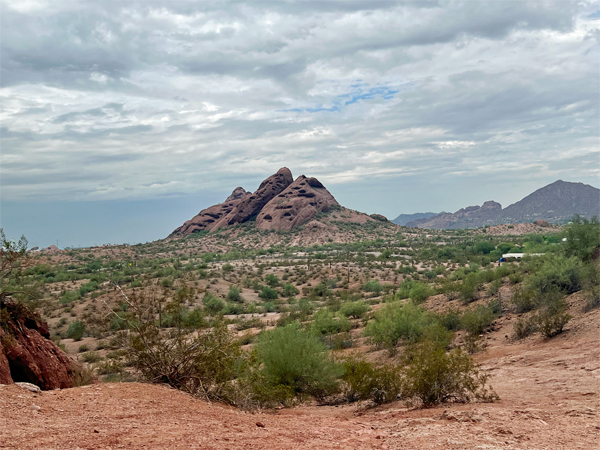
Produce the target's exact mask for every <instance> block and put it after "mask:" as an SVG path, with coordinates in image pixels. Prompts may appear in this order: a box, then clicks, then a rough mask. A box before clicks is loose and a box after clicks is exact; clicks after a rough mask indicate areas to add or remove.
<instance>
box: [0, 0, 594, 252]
mask: <svg viewBox="0 0 600 450" xmlns="http://www.w3.org/2000/svg"><path fill="white" fill-rule="evenodd" d="M599 26H600V3H599V2H598V1H587V0H583V1H568V0H559V1H543V0H538V1H532V2H528V1H481V2H478V1H474V0H470V1H420V2H412V1H405V2H387V1H385V2H383V1H377V0H368V1H344V2H330V1H315V2H312V1H301V2H300V1H279V2H262V1H258V0H257V1H248V2H244V1H214V2H207V1H206V2H204V1H203V2H189V1H184V0H179V1H177V2H173V1H164V2H163V1H139V2H135V1H100V2H98V1H93V2H92V1H89V2H88V1H77V2H75V1H60V0H52V1H45V0H0V108H1V109H0V117H1V119H0V187H1V192H0V226H2V227H3V228H4V230H5V232H6V233H7V235H8V236H9V237H12V238H18V237H19V236H20V235H21V234H25V236H26V237H27V238H28V240H29V243H30V245H32V246H33V245H37V246H40V247H43V246H48V245H50V244H54V245H56V242H57V241H58V243H59V246H60V247H64V246H89V245H95V244H103V243H125V242H128V243H136V242H146V241H152V240H155V239H160V238H163V237H166V236H167V235H168V234H169V233H170V232H171V231H173V230H174V229H175V228H176V227H178V226H179V225H181V223H183V222H184V221H185V220H187V219H189V218H191V217H192V216H193V215H195V214H197V213H198V212H199V211H200V210H201V209H204V208H206V207H208V206H210V205H212V204H215V203H219V202H221V201H223V200H224V199H225V198H226V197H227V195H229V194H230V193H231V191H232V190H233V189H234V188H235V187H237V186H242V187H244V188H245V189H247V190H251V191H254V190H256V189H257V188H258V185H259V184H260V182H261V181H262V180H263V179H264V178H266V177H268V176H269V175H271V174H273V173H275V172H276V171H277V170H278V169H279V168H280V167H284V166H285V167H288V168H290V170H291V171H292V173H293V174H294V176H299V175H301V174H305V175H307V176H313V177H317V178H318V179H319V180H320V181H321V182H322V183H323V184H325V186H326V187H327V188H328V189H329V191H330V192H331V193H332V194H333V195H334V196H335V197H336V199H337V200H338V201H339V203H340V204H342V205H343V206H346V207H348V208H352V209H356V210H359V211H363V212H367V213H380V214H384V215H385V216H387V217H389V218H394V217H396V216H397V215H398V214H401V213H415V212H424V211H456V210H458V209H460V208H463V207H466V206H469V205H481V204H482V203H483V202H484V201H487V200H495V201H498V202H500V203H501V204H502V205H503V206H504V207H506V206H508V205H509V204H511V203H514V202H516V201H518V200H520V199H521V198H523V197H525V196H526V195H528V194H530V193H531V192H533V191H534V190H536V189H538V188H541V187H543V186H545V185H547V184H549V183H552V182H554V181H556V180H558V179H562V180H564V181H572V182H583V183H586V184H591V185H593V186H596V187H598V186H599V185H600V182H599V180H600V141H599V133H600V128H599V121H600V114H599V105H600V101H599V98H600V90H599V86H600V63H599V61H600V46H599V38H600V31H599Z"/></svg>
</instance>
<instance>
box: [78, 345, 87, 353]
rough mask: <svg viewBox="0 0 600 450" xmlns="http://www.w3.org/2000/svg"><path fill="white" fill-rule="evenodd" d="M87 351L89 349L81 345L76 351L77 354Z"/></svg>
mask: <svg viewBox="0 0 600 450" xmlns="http://www.w3.org/2000/svg"><path fill="white" fill-rule="evenodd" d="M88 350H89V348H88V346H87V344H81V345H80V346H79V348H78V349H77V351H78V352H79V353H83V352H87V351H88Z"/></svg>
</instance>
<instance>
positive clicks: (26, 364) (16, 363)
mask: <svg viewBox="0 0 600 450" xmlns="http://www.w3.org/2000/svg"><path fill="white" fill-rule="evenodd" d="M1 312H2V316H1V318H2V327H0V383H2V384H12V383H13V382H14V383H18V382H27V383H32V384H35V385H36V386H39V387H40V388H41V389H44V390H48V389H56V388H68V387H72V386H73V381H74V378H75V372H74V369H75V363H74V362H73V361H72V360H71V359H70V358H69V357H68V356H67V355H66V354H65V352H63V351H62V350H61V349H60V348H58V346H56V344H54V342H52V341H51V340H50V339H49V337H50V335H49V333H48V325H47V324H46V323H45V322H43V321H42V320H41V319H40V318H39V316H37V315H35V314H32V313H30V312H28V311H26V310H24V309H23V307H22V306H21V305H19V304H18V303H12V302H5V303H4V304H3V305H2V310H1Z"/></svg>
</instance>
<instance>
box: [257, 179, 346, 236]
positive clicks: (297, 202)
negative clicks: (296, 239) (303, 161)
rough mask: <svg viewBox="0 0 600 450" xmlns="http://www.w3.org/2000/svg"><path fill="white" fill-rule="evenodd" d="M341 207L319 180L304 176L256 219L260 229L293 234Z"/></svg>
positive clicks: (278, 196)
mask: <svg viewBox="0 0 600 450" xmlns="http://www.w3.org/2000/svg"><path fill="white" fill-rule="evenodd" d="M337 204H338V202H337V201H336V200H335V198H333V196H332V195H331V194H330V193H329V191H328V190H327V189H325V186H323V184H321V182H320V181H319V180H317V179H316V178H307V177H305V176H304V175H301V176H299V177H298V178H297V179H296V181H294V182H293V183H292V184H291V185H290V186H288V188H287V189H285V190H284V191H283V192H281V193H280V194H278V195H277V196H276V197H275V198H273V199H272V200H271V201H270V202H269V203H267V204H266V205H265V207H264V208H263V209H262V211H260V213H259V214H258V216H257V218H256V227H257V228H259V229H262V230H280V231H291V230H292V229H293V228H294V227H296V226H298V225H302V224H303V223H306V222H308V221H309V220H310V219H312V218H314V217H315V216H316V215H317V214H319V213H320V212H327V211H328V210H329V208H331V206H333V205H337Z"/></svg>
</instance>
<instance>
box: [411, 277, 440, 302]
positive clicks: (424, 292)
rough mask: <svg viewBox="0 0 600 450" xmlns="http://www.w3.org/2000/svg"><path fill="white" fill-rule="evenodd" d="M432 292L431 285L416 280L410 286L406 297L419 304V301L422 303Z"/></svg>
mask: <svg viewBox="0 0 600 450" xmlns="http://www.w3.org/2000/svg"><path fill="white" fill-rule="evenodd" d="M433 293H434V292H433V290H432V289H431V287H430V286H429V285H428V284H426V283H419V282H416V283H414V284H413V286H412V287H411V288H410V291H409V293H408V297H409V298H410V299H411V300H412V301H413V302H415V303H417V304H419V303H423V302H424V301H425V300H427V297H429V296H430V295H432V294H433Z"/></svg>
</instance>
